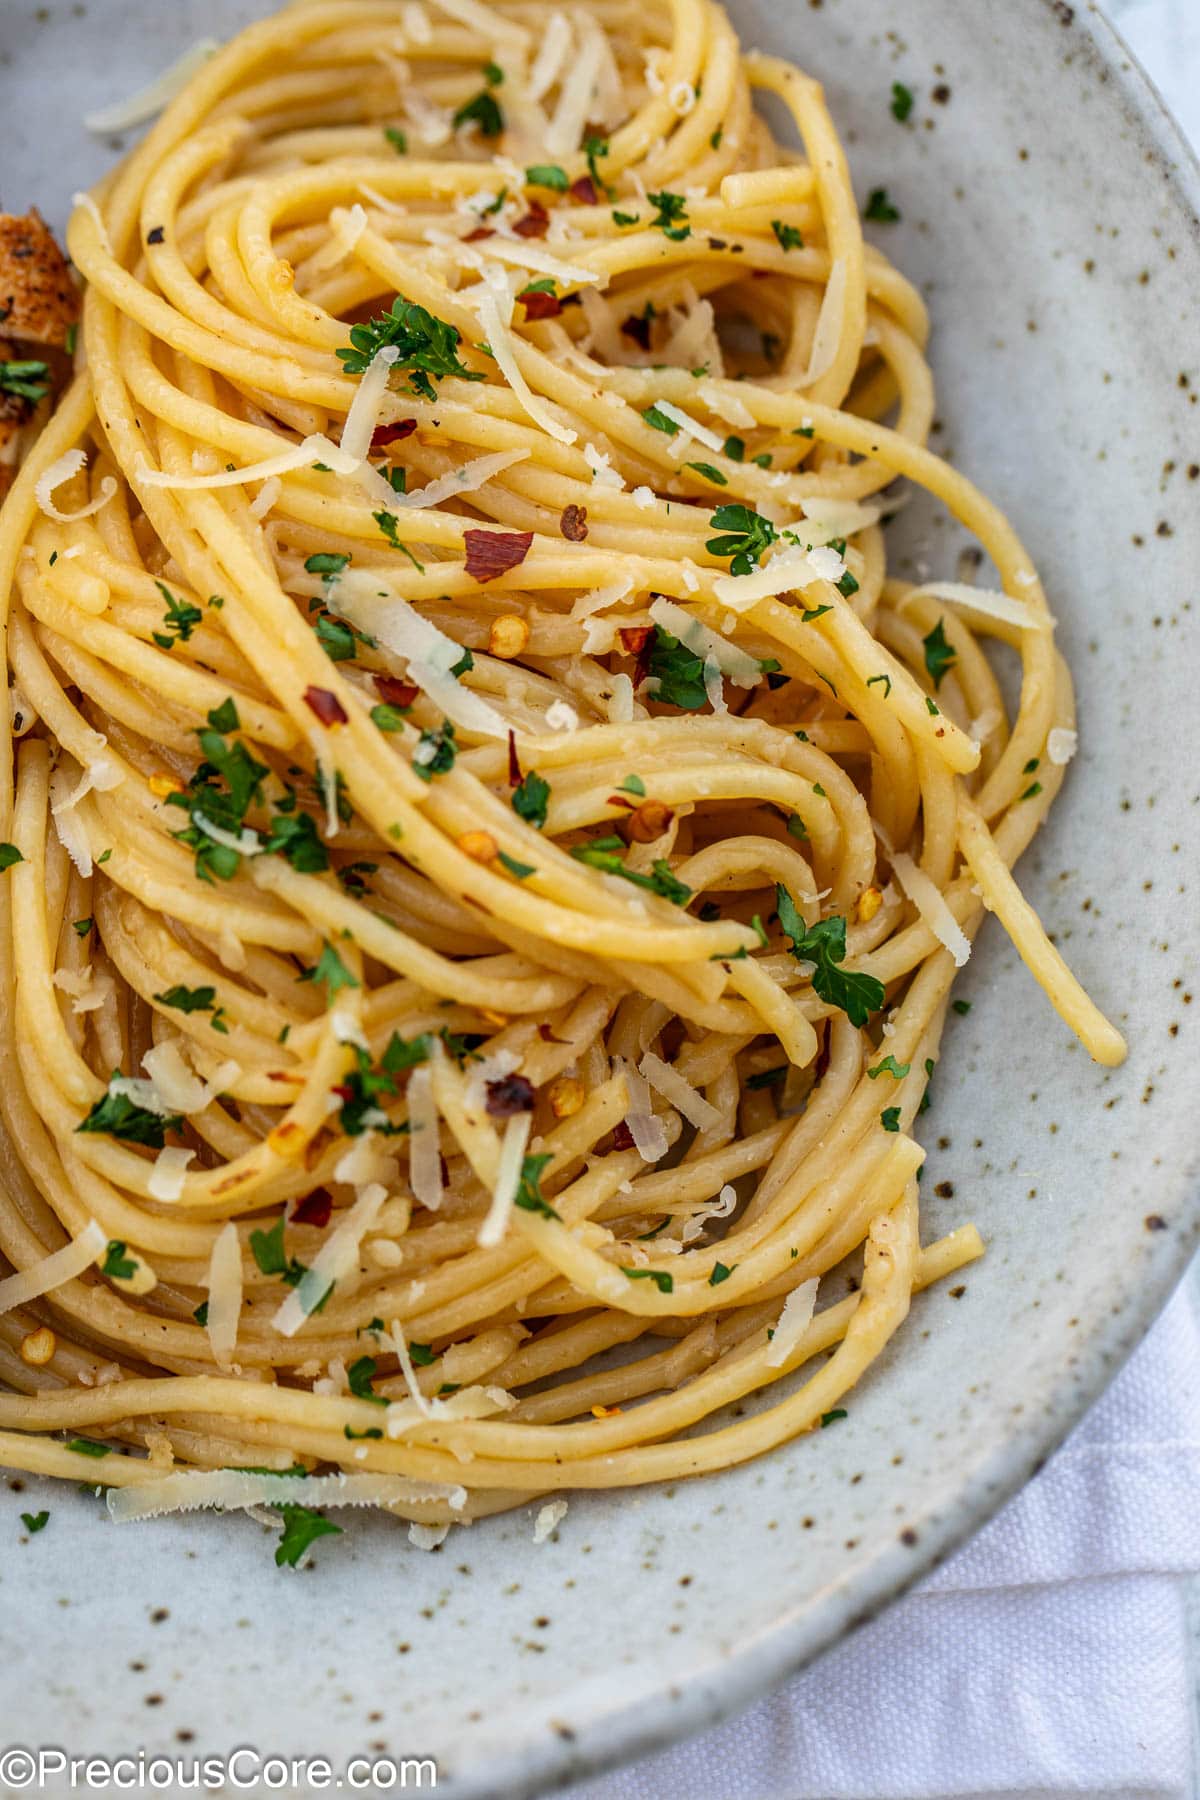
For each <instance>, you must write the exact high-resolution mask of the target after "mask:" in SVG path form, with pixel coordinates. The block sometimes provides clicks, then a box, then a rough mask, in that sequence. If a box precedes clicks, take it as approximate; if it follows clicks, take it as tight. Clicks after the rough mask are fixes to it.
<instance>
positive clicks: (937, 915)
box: [890, 850, 971, 969]
mask: <svg viewBox="0 0 1200 1800" xmlns="http://www.w3.org/2000/svg"><path fill="white" fill-rule="evenodd" d="M890 855H891V863H892V873H893V874H894V875H895V877H896V880H897V881H898V882H899V884H900V886H901V888H902V889H903V890H904V892H905V893H906V894H907V896H908V898H909V899H910V900H911V901H912V903H913V905H914V906H915V907H916V909H917V911H918V912H919V913H920V915H921V917H922V919H923V920H924V921H925V923H926V925H928V927H929V929H930V931H932V933H933V935H934V937H935V938H936V939H937V940H938V943H939V944H941V945H943V946H944V948H945V949H947V950H948V951H949V952H950V954H951V956H952V957H953V958H954V961H955V964H956V966H957V967H958V968H960V969H961V968H962V966H963V964H964V963H965V962H967V961H968V959H969V958H970V955H971V940H970V939H969V938H968V937H967V935H966V933H965V932H964V931H963V928H962V926H961V925H960V924H959V922H958V920H957V919H956V918H955V916H954V914H953V913H952V912H951V911H950V908H949V906H948V905H947V904H946V897H945V895H944V894H943V893H942V891H941V889H940V888H939V887H937V886H936V885H935V883H934V882H933V881H931V880H930V878H929V876H928V875H926V873H925V871H924V869H921V868H918V866H917V864H916V863H915V862H914V861H913V859H912V857H911V856H906V855H905V853H904V851H903V850H893V851H891V852H890Z"/></svg>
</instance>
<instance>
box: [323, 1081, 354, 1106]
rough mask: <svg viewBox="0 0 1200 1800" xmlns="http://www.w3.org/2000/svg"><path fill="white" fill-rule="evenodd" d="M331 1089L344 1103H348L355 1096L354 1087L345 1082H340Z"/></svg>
mask: <svg viewBox="0 0 1200 1800" xmlns="http://www.w3.org/2000/svg"><path fill="white" fill-rule="evenodd" d="M329 1091H330V1093H331V1094H336V1095H337V1097H338V1099H339V1100H340V1101H342V1103H343V1104H344V1105H345V1104H348V1103H349V1102H350V1101H351V1100H353V1098H354V1089H353V1088H352V1087H349V1086H348V1085H347V1084H346V1083H345V1082H339V1083H338V1085H337V1086H336V1087H331V1088H330V1090H329Z"/></svg>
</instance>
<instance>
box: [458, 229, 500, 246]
mask: <svg viewBox="0 0 1200 1800" xmlns="http://www.w3.org/2000/svg"><path fill="white" fill-rule="evenodd" d="M495 235H496V233H495V232H494V231H493V230H492V227H491V226H490V225H477V226H476V227H475V229H474V231H468V233H467V235H466V237H465V238H463V240H462V241H463V243H464V244H481V243H482V242H483V240H484V238H490V237H495Z"/></svg>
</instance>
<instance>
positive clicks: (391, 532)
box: [371, 377, 425, 575]
mask: <svg viewBox="0 0 1200 1800" xmlns="http://www.w3.org/2000/svg"><path fill="white" fill-rule="evenodd" d="M414 379H415V377H414ZM371 517H372V518H373V519H374V521H375V523H376V524H377V525H378V527H379V529H380V531H382V533H383V535H384V537H385V538H386V539H387V541H388V543H389V544H390V545H391V546H392V549H393V550H400V551H403V553H404V555H405V556H407V558H408V560H409V562H410V563H411V564H412V566H413V568H414V569H416V570H417V572H418V573H419V574H421V575H423V574H424V573H425V564H424V563H423V562H418V561H417V559H416V557H415V556H414V555H413V553H412V551H411V550H410V549H409V547H408V545H407V544H406V543H404V542H403V541H402V539H400V538H399V537H398V536H397V535H396V515H395V513H390V512H388V510H387V508H386V507H384V508H383V510H382V511H380V512H377V513H372V514H371Z"/></svg>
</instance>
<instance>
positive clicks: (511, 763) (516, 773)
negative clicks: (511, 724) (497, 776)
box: [508, 731, 524, 787]
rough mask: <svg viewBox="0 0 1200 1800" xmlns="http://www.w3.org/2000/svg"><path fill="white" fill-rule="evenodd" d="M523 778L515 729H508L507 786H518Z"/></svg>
mask: <svg viewBox="0 0 1200 1800" xmlns="http://www.w3.org/2000/svg"><path fill="white" fill-rule="evenodd" d="M523 779H524V777H523V776H522V774H521V760H520V758H519V757H518V755H517V734H516V732H515V731H510V732H509V734H508V785H509V787H520V785H521V782H522V780H523Z"/></svg>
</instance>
